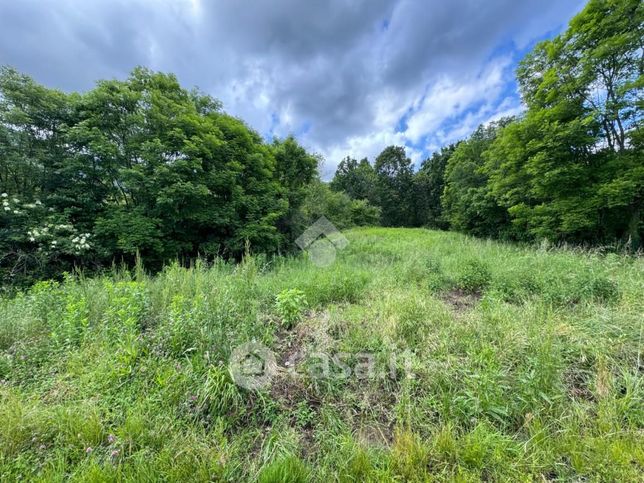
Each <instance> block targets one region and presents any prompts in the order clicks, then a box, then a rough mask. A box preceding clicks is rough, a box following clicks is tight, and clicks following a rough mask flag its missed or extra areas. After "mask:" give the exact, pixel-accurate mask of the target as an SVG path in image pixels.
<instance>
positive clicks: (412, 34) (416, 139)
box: [0, 0, 585, 179]
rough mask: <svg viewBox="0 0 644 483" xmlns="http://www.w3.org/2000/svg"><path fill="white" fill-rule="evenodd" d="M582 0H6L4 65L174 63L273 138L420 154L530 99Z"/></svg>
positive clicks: (326, 169)
mask: <svg viewBox="0 0 644 483" xmlns="http://www.w3.org/2000/svg"><path fill="white" fill-rule="evenodd" d="M584 3H585V2H583V1H577V0H521V1H517V0H487V1H480V0H450V1H445V0H441V1H438V0H326V1H315V0H307V1H302V0H253V1H250V0H210V1H206V0H174V1H171V0H109V1H108V0H93V1H90V0H21V1H19V2H16V1H14V0H0V27H2V28H0V64H9V65H12V66H14V67H16V68H18V69H19V70H21V71H23V72H26V73H28V74H30V75H32V76H33V77H35V78H36V80H38V81H39V82H42V83H44V84H46V85H49V86H53V87H57V88H60V89H63V90H67V91H71V90H85V89H88V88H91V86H92V85H93V84H94V82H95V81H96V80H98V79H103V78H124V77H126V76H127V74H128V72H129V71H130V70H131V69H132V68H133V67H134V66H136V65H144V66H147V67H150V68H152V69H155V70H161V71H166V72H173V73H175V74H176V75H177V76H178V77H179V79H180V81H181V82H182V83H183V84H184V85H185V86H186V87H192V86H198V87H200V88H201V89H202V90H204V91H206V92H208V93H210V94H212V95H213V96H215V97H216V98H218V99H220V100H221V101H222V102H223V103H224V108H225V110H226V111H227V112H229V113H231V114H233V115H236V116H239V117H241V118H242V119H244V120H245V121H246V122H247V123H248V124H249V125H250V126H251V127H253V128H254V129H256V130H257V131H258V132H259V133H261V134H262V135H264V136H265V137H267V138H270V137H272V136H277V137H283V136H286V135H288V134H294V135H296V136H297V138H298V139H299V140H300V142H301V143H302V144H304V145H305V146H306V147H307V148H308V149H309V150H311V151H314V152H316V153H319V154H320V155H322V156H323V158H324V163H323V166H322V174H323V177H325V178H326V179H328V178H329V177H330V176H331V175H332V174H333V172H334V170H335V166H336V165H337V164H338V162H339V161H340V160H341V159H342V158H343V157H344V156H347V155H351V156H353V157H356V158H362V157H368V158H369V159H370V160H373V159H374V157H375V156H376V155H377V154H378V153H379V152H380V151H381V150H382V149H383V148H384V147H386V146H387V145H389V144H397V145H404V146H405V147H406V148H407V153H408V155H409V156H410V157H411V158H412V159H413V160H414V162H416V163H419V162H420V161H421V160H422V159H424V158H425V157H427V156H428V155H429V154H431V152H433V151H434V150H437V149H439V148H440V147H441V146H443V145H446V144H449V143H451V142H454V141H457V140H458V139H462V138H464V137H466V136H468V135H469V134H470V133H471V132H472V131H473V130H474V129H476V127H477V126H478V125H479V124H481V123H485V122H489V121H490V120H493V119H497V118H499V117H502V116H505V115H513V114H518V113H520V112H521V110H522V106H521V101H520V98H519V96H518V93H517V89H516V82H515V79H514V70H515V68H516V65H517V63H518V61H519V60H520V59H521V57H522V56H523V55H524V54H525V53H526V52H527V51H528V50H529V49H530V48H531V47H532V46H533V45H534V44H535V43H536V42H537V41H538V40H541V39H544V38H548V37H552V36H554V35H556V34H557V33H559V32H560V31H562V30H563V29H565V27H566V25H567V23H568V21H569V20H570V18H571V17H572V16H573V15H574V14H575V13H576V12H578V11H579V10H581V8H582V7H583V5H584Z"/></svg>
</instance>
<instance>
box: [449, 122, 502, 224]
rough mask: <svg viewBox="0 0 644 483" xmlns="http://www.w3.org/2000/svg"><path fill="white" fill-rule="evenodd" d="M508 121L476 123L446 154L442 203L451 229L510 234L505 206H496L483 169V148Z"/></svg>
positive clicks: (484, 148) (490, 142) (489, 143)
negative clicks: (449, 152)
mask: <svg viewBox="0 0 644 483" xmlns="http://www.w3.org/2000/svg"><path fill="white" fill-rule="evenodd" d="M508 122H510V121H509V120H507V119H505V120H502V121H499V122H493V123H490V124H488V125H487V126H484V125H482V126H479V128H478V129H477V130H476V131H475V132H474V134H472V136H471V137H470V138H469V139H468V140H466V141H463V142H461V143H460V144H459V145H458V146H457V147H456V148H455V149H454V152H453V153H452V155H451V156H450V157H449V160H448V161H447V165H446V167H445V188H444V191H443V195H442V197H441V205H442V207H443V215H444V218H445V220H446V221H447V222H448V223H449V226H450V228H451V229H453V230H457V231H463V232H466V233H471V234H473V235H476V236H486V237H488V236H489V237H507V236H509V233H508V226H509V216H508V213H507V210H505V209H504V208H502V207H501V206H499V205H498V204H497V202H496V200H495V199H494V197H493V196H492V194H491V193H490V191H489V188H488V186H487V183H488V177H487V175H486V173H485V172H484V170H483V169H482V168H483V165H484V153H485V151H486V150H487V149H488V148H489V147H490V145H491V144H492V142H493V141H494V139H495V137H496V136H497V133H498V131H499V129H501V128H502V126H504V125H505V124H507V123H508Z"/></svg>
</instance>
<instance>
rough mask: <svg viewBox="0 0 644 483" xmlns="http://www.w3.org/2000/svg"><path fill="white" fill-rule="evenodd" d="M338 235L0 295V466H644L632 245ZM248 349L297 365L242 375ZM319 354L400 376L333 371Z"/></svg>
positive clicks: (60, 475)
mask: <svg viewBox="0 0 644 483" xmlns="http://www.w3.org/2000/svg"><path fill="white" fill-rule="evenodd" d="M345 235H346V236H347V238H348V239H349V245H348V247H347V248H346V249H345V250H343V251H341V252H339V253H338V257H337V260H336V262H335V264H333V265H332V266H330V267H326V268H318V267H316V266H315V265H314V264H312V263H310V262H309V261H308V260H307V259H306V257H297V258H289V259H277V260H274V261H272V262H270V263H269V262H268V261H266V260H265V259H263V258H261V257H255V258H253V257H249V258H247V259H246V260H245V261H244V262H243V263H242V264H240V265H237V266H233V265H230V264H225V263H217V264H215V265H213V266H209V267H207V266H205V265H203V264H201V265H197V266H195V267H194V268H192V269H184V268H180V267H177V266H172V267H168V268H167V269H166V270H165V271H164V272H163V273H161V274H159V275H157V276H154V277H148V276H146V275H145V274H143V273H142V272H141V270H138V271H137V272H136V274H133V275H129V274H128V273H126V272H121V273H116V274H114V275H112V276H106V277H103V278H96V279H71V278H70V279H68V280H67V281H65V282H64V283H61V284H58V283H53V282H47V283H40V284H38V285H37V286H35V287H33V289H32V290H31V291H30V292H28V293H25V294H19V295H18V296H17V297H15V298H12V299H4V300H1V301H0V380H1V382H0V480H2V481H15V480H30V481H67V480H70V481H159V480H161V481H211V480H215V481H217V480H227V481H245V480H248V481H255V480H259V481H263V482H275V481H284V482H287V481H324V482H326V481H356V482H362V481H406V480H408V481H427V480H430V481H431V480H458V481H471V480H480V479H488V480H497V481H498V480H523V481H530V480H533V481H543V480H544V479H545V480H563V481H565V480H582V479H587V480H591V481H592V480H604V481H636V480H639V479H641V475H642V474H643V472H644V437H643V436H644V400H643V397H644V388H643V385H642V367H643V365H642V364H643V362H642V358H643V355H642V353H641V352H642V318H643V316H644V276H643V275H644V264H643V261H642V259H641V258H635V257H629V256H621V255H616V254H601V253H599V252H587V251H581V250H568V249H535V248H527V247H519V246H514V245H506V244H501V243H496V242H491V241H481V240H475V239H472V238H468V237H465V236H462V235H458V234H453V233H444V232H433V231H426V230H412V229H359V230H352V231H349V232H347V233H345ZM289 290H290V292H289ZM278 294H287V295H288V294H295V295H297V297H295V295H293V296H291V295H289V296H288V297H286V296H285V295H282V297H281V298H280V299H278V301H277V302H276V296H277V295H278ZM285 300H286V302H285ZM286 304H289V305H286ZM287 309H288V310H287ZM283 317H287V319H288V320H282V318H283ZM249 341H258V342H261V343H263V344H265V345H267V346H268V347H270V348H271V349H272V350H273V351H274V352H275V354H276V359H277V361H278V363H280V364H282V365H283V363H284V361H285V360H287V359H289V360H290V361H291V365H290V367H291V368H293V367H294V368H295V372H296V374H297V375H292V374H289V373H288V372H286V371H285V370H281V371H280V372H278V374H277V375H276V376H275V378H274V379H273V383H272V384H271V385H270V386H269V387H266V388H265V389H262V390H259V391H253V390H246V389H243V388H241V387H239V386H238V385H236V384H235V383H234V382H233V380H232V377H231V374H230V372H229V369H228V358H229V357H230V354H231V352H232V351H233V349H234V348H235V347H237V346H238V345H240V344H242V343H245V342H249ZM315 352H322V353H325V354H331V355H333V354H344V357H345V362H346V364H347V365H348V366H350V367H352V368H355V367H356V365H357V364H359V363H360V360H361V359H360V358H361V355H360V354H361V353H366V352H368V353H370V354H372V356H373V358H374V361H375V364H376V367H377V368H378V370H380V369H383V368H385V369H387V370H389V368H390V365H391V364H392V359H391V357H392V354H395V355H396V356H397V358H396V359H395V361H394V362H393V364H394V367H395V368H396V369H397V370H396V374H395V377H391V376H389V375H386V376H385V377H374V378H358V377H355V376H351V377H332V378H320V377H316V376H315V374H316V373H315V372H314V371H313V370H311V369H313V368H314V367H315V364H316V361H315V359H314V357H313V356H312V354H313V353H315ZM404 367H406V368H407V369H408V371H409V376H405V375H404V372H403V371H402V369H403V368H404ZM338 369H339V366H338V367H335V366H334V367H333V369H332V372H333V371H335V372H333V373H334V374H336V376H337V372H338ZM387 374H388V373H387Z"/></svg>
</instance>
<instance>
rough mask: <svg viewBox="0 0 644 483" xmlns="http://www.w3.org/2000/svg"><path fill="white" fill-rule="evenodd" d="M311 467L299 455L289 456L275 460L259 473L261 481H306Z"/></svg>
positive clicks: (277, 482)
mask: <svg viewBox="0 0 644 483" xmlns="http://www.w3.org/2000/svg"><path fill="white" fill-rule="evenodd" d="M309 474H310V470H309V468H308V467H307V466H306V465H305V464H304V463H303V462H302V461H301V460H300V459H299V458H297V457H295V456H287V457H285V458H281V459H278V460H276V461H273V462H272V463H271V464H269V465H268V466H266V467H265V468H264V469H263V470H262V472H261V473H260V474H259V477H258V479H257V481H259V482H260V483H306V482H308V481H309Z"/></svg>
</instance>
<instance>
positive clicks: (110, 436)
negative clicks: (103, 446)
mask: <svg viewBox="0 0 644 483" xmlns="http://www.w3.org/2000/svg"><path fill="white" fill-rule="evenodd" d="M114 441H116V436H114V435H113V434H110V435H109V436H108V437H107V442H108V443H110V444H112V443H113V442H114Z"/></svg>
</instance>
